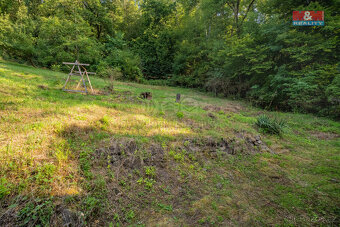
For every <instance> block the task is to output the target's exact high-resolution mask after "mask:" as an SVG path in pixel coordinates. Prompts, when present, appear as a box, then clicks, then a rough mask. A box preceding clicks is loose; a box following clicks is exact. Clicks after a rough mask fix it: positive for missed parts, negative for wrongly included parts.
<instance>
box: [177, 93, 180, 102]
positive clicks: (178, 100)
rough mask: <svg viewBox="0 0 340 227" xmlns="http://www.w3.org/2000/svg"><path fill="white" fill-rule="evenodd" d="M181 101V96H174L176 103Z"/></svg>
mask: <svg viewBox="0 0 340 227" xmlns="http://www.w3.org/2000/svg"><path fill="white" fill-rule="evenodd" d="M180 101H181V94H177V95H176V102H180Z"/></svg>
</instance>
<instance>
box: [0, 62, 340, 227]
mask: <svg viewBox="0 0 340 227" xmlns="http://www.w3.org/2000/svg"><path fill="white" fill-rule="evenodd" d="M66 77H67V75H66V74H64V73H59V72H54V71H49V70H45V69H38V68H33V67H29V66H26V65H20V64H17V63H12V62H7V61H3V60H0V226H20V225H21V226H36V225H40V226H63V225H66V224H67V223H71V226H80V225H85V226H312V225H318V226H319V225H323V226H327V225H328V226H337V225H339V224H340V208H339V207H340V137H339V136H340V123H339V122H336V121H332V120H330V119H326V118H319V117H316V116H313V115H305V114H294V113H282V112H269V111H265V110H262V109H258V108H254V107H252V106H250V105H249V104H247V103H242V102H239V101H233V100H228V99H224V98H217V97H213V96H211V95H209V94H207V93H202V92H199V91H196V90H191V89H184V88H173V87H162V86H151V85H143V84H136V83H125V82H118V81H117V82H114V83H113V86H114V90H113V91H112V90H110V89H108V88H107V87H108V86H109V85H110V81H108V80H104V79H102V78H97V77H93V76H92V77H91V82H92V85H93V87H94V89H95V93H94V94H89V95H84V94H80V93H68V92H64V91H62V90H61V88H62V86H63V84H64V82H65V79H66ZM73 79H74V81H72V82H73V83H75V84H76V82H77V81H75V79H77V78H76V77H74V78H73ZM141 92H152V96H153V98H152V100H144V99H141V98H140V97H139V95H140V93H141ZM177 93H180V94H181V96H182V101H181V102H180V103H176V102H175V99H176V94H177ZM263 114H265V115H267V116H269V117H270V118H272V119H280V120H282V121H284V122H285V125H286V126H285V127H284V130H283V133H282V134H281V135H272V134H268V133H265V132H264V131H263V130H261V129H259V128H258V126H256V121H257V118H258V117H259V116H260V115H263Z"/></svg>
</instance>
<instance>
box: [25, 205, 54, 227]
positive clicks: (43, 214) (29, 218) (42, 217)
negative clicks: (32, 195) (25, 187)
mask: <svg viewBox="0 0 340 227" xmlns="http://www.w3.org/2000/svg"><path fill="white" fill-rule="evenodd" d="M53 212H54V204H53V203H52V201H51V200H49V199H46V200H42V199H35V200H34V201H30V202H28V203H27V204H26V205H25V207H24V208H23V209H21V210H20V211H19V214H18V221H19V223H20V226H33V225H34V226H49V225H50V219H51V216H52V214H53Z"/></svg>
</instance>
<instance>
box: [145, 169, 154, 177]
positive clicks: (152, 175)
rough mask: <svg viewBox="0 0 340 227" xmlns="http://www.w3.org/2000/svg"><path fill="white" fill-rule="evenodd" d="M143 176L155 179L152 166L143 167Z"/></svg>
mask: <svg viewBox="0 0 340 227" xmlns="http://www.w3.org/2000/svg"><path fill="white" fill-rule="evenodd" d="M144 169H145V174H146V175H147V176H149V177H155V176H156V168H155V167H154V166H145V167H144Z"/></svg>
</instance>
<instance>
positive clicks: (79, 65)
mask: <svg viewBox="0 0 340 227" xmlns="http://www.w3.org/2000/svg"><path fill="white" fill-rule="evenodd" d="M63 64H65V65H73V66H72V69H71V72H70V73H69V74H68V77H67V80H66V82H65V85H64V87H63V91H71V92H82V93H86V94H88V91H87V87H86V82H85V80H84V76H85V75H86V78H87V81H88V82H89V85H90V88H91V91H92V93H93V88H92V85H91V81H90V77H89V74H96V73H92V72H88V71H87V70H86V68H85V66H89V65H90V64H83V63H80V62H79V61H78V60H76V62H74V63H72V62H63ZM77 69H78V71H77ZM82 69H83V70H82ZM71 76H80V77H81V78H80V80H79V82H78V85H77V87H76V89H77V90H68V89H66V85H67V83H68V82H69V80H70V78H71ZM81 83H83V86H84V88H85V91H81V90H78V88H79V86H80V84H81Z"/></svg>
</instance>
